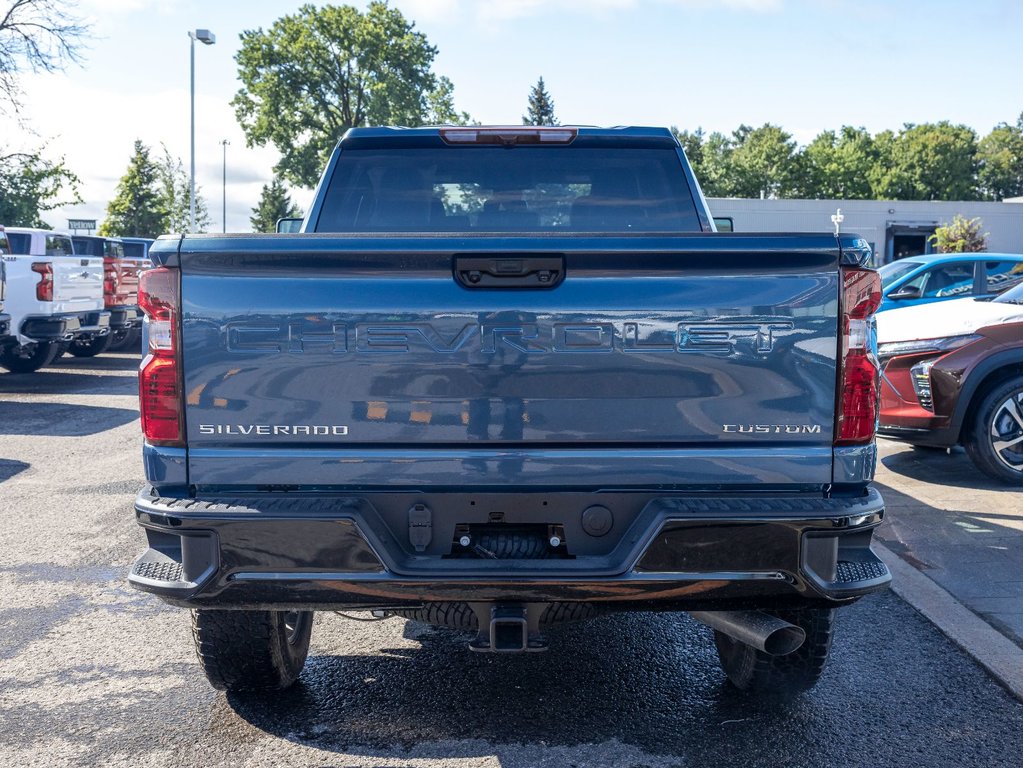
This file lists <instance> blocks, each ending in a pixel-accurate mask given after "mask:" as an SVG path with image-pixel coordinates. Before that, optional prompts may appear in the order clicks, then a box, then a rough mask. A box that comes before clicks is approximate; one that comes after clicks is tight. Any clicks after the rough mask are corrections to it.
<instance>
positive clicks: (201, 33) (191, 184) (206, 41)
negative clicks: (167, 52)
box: [188, 29, 217, 232]
mask: <svg viewBox="0 0 1023 768" xmlns="http://www.w3.org/2000/svg"><path fill="white" fill-rule="evenodd" d="M196 40H198V41H199V42H200V43H202V44H203V45H213V44H214V43H215V42H217V36H216V35H214V34H213V33H212V32H210V31H209V30H208V29H197V30H195V32H192V31H191V30H189V32H188V41H189V42H188V48H189V53H188V59H189V61H188V64H189V67H188V71H189V89H188V90H189V94H190V96H191V102H192V109H191V114H192V120H191V122H192V130H191V134H192V163H191V166H192V167H191V173H190V174H189V176H188V191H189V195H188V231H189V232H195V41H196Z"/></svg>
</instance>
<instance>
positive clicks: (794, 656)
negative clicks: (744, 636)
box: [714, 608, 835, 698]
mask: <svg viewBox="0 0 1023 768" xmlns="http://www.w3.org/2000/svg"><path fill="white" fill-rule="evenodd" d="M771 613H772V615H774V616H777V617H778V618H781V619H784V620H785V621H787V622H790V623H791V624H795V625H796V626H797V627H800V628H801V629H802V630H803V631H804V632H805V633H806V640H805V641H804V642H803V644H802V645H801V646H799V648H797V649H796V650H795V651H793V652H792V653H789V654H786V655H784V656H771V655H770V654H767V653H765V652H763V651H761V650H758V649H756V648H753V647H752V646H749V645H746V644H745V643H740V642H739V641H738V640H733V639H732V638H730V637H728V635H725V634H722V633H721V632H718V631H717V630H715V631H714V644H715V645H716V646H717V650H718V659H719V660H720V661H721V668H722V669H723V670H724V671H725V674H726V675H728V680H729V681H730V682H731V683H732V685H734V686H735V687H736V688H738V689H739V690H741V691H750V692H753V693H761V694H769V695H773V696H779V697H782V698H789V697H792V696H796V695H798V694H800V693H803V692H804V691H808V690H810V689H811V688H813V687H814V685H816V684H817V681H818V680H820V677H821V673H822V672H823V671H824V665H825V663H827V660H828V652H829V651H830V650H831V637H832V634H833V632H834V625H835V609H834V608H803V609H799V610H791V611H771Z"/></svg>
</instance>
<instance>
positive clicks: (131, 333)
mask: <svg viewBox="0 0 1023 768" xmlns="http://www.w3.org/2000/svg"><path fill="white" fill-rule="evenodd" d="M110 335H111V336H113V341H111V342H110V350H109V351H110V352H138V345H139V338H140V337H141V336H142V332H141V331H140V330H139V329H138V328H126V329H124V330H122V331H114V332H113V333H111V334H110Z"/></svg>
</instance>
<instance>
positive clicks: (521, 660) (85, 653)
mask: <svg viewBox="0 0 1023 768" xmlns="http://www.w3.org/2000/svg"><path fill="white" fill-rule="evenodd" d="M136 362H137V360H136V359H133V358H131V357H130V356H127V355H120V356H118V355H104V356H102V357H100V358H96V359H93V360H78V359H68V358H64V359H63V360H62V361H60V362H59V363H57V364H56V365H55V366H53V367H51V368H48V369H45V370H44V371H43V372H41V373H38V374H35V375H28V376H11V375H9V374H3V373H0V519H2V520H3V521H4V523H5V524H4V525H3V526H2V527H0V595H2V598H0V765H12V766H13V765H18V766H20V765H38V766H58V765H89V766H93V765H103V766H107V765H113V766H119V765H125V766H127V765H131V766H139V765H144V766H164V765H166V766H175V768H179V767H182V766H235V765H239V766H277V765H315V766H359V767H360V768H364V767H369V766H415V767H417V768H419V767H422V768H426V767H427V766H431V767H432V766H444V767H445V768H448V767H450V768H455V767H457V768H470V767H476V766H486V767H487V768H490V767H492V766H503V767H504V768H510V767H515V768H533V767H534V766H559V767H560V766H701V768H702V767H705V766H813V767H814V768H818V767H821V766H861V765H862V766H946V765H947V766H956V767H957V768H961V767H965V766H984V767H985V768H987V767H989V766H1016V765H1019V763H1020V755H1021V754H1023V704H1020V703H1018V702H1017V701H1016V700H1015V699H1013V698H1012V697H1011V696H1009V695H1008V694H1007V693H1006V692H1005V691H1004V690H1003V689H1002V688H1001V687H1000V686H999V685H998V684H997V683H996V682H994V681H993V680H992V679H991V678H990V677H989V676H988V675H987V673H986V672H985V671H984V670H983V669H981V668H980V667H979V666H977V665H976V664H975V663H974V662H973V661H972V660H971V659H970V658H969V656H967V655H966V654H964V653H963V652H962V651H961V650H959V649H958V648H957V647H956V646H955V645H954V644H953V643H951V642H950V641H949V640H947V639H946V638H945V637H944V635H942V634H941V633H940V632H939V631H937V630H936V629H935V628H934V627H933V626H932V625H931V624H930V623H929V622H928V621H926V620H925V619H924V618H922V617H921V616H920V615H919V614H918V613H917V612H916V611H915V610H914V609H913V608H911V607H910V606H908V605H907V604H906V603H904V602H903V601H902V600H901V599H900V598H898V597H897V596H896V595H894V594H892V593H885V594H881V595H875V596H871V597H868V598H866V599H864V600H862V601H861V602H859V603H857V604H856V605H854V606H852V607H850V608H847V609H844V610H843V612H842V613H841V614H840V617H839V621H840V624H839V627H838V632H837V638H836V641H835V647H834V649H833V652H832V658H831V661H830V662H829V666H828V668H827V670H826V672H825V675H824V678H823V680H822V681H821V683H820V684H819V685H818V686H817V688H815V689H814V690H813V691H812V692H811V693H810V694H808V695H806V696H804V697H803V698H801V699H800V700H798V701H796V702H795V703H792V704H788V705H779V704H773V703H769V702H764V701H757V700H755V699H750V698H748V697H746V696H744V695H742V694H739V693H737V692H735V691H733V690H732V689H730V688H729V687H728V686H727V685H726V684H725V682H724V676H723V674H722V673H721V672H720V670H719V668H718V665H717V660H716V657H715V654H714V651H713V647H712V643H711V638H710V632H709V630H707V629H705V628H703V627H701V626H700V625H698V624H696V623H695V622H693V621H691V620H690V619H689V618H688V617H686V616H679V615H672V614H664V615H657V614H645V613H644V614H630V615H618V616H611V617H604V618H601V619H597V620H595V621H592V622H589V623H586V624H577V625H570V626H565V627H562V628H559V629H557V630H556V631H554V632H552V633H551V649H550V650H549V651H548V652H547V653H543V654H529V655H525V656H513V657H494V656H481V655H476V654H471V653H470V652H469V651H468V650H467V649H466V647H465V642H466V637H465V636H464V635H461V634H459V633H457V632H453V631H449V630H439V629H432V628H429V627H426V626H424V625H421V624H416V623H412V622H406V621H402V620H398V619H389V620H386V621H381V622H376V623H366V622H355V621H351V620H348V619H345V618H342V617H340V616H336V615H332V614H323V615H318V617H317V621H316V626H315V628H314V632H313V641H312V649H311V651H310V658H309V661H308V663H307V666H306V670H305V672H304V674H303V676H302V678H301V681H300V682H299V683H298V684H297V685H296V686H295V687H294V688H293V689H292V690H290V691H287V692H285V693H284V694H280V695H274V696H263V697H248V698H243V697H235V696H230V697H228V696H225V695H224V694H222V693H218V692H216V691H214V690H212V689H211V688H209V686H208V685H207V683H206V681H205V679H204V678H203V677H202V674H201V672H200V671H199V668H198V666H197V665H196V663H195V662H194V659H193V653H192V648H191V636H190V630H189V619H188V614H187V612H185V611H182V610H180V609H175V608H170V607H167V606H164V605H163V604H162V603H160V602H159V601H158V600H156V599H155V598H153V597H151V596H149V595H145V594H142V593H138V592H135V591H134V590H132V589H131V588H129V587H128V586H127V584H126V582H125V575H126V573H127V569H128V566H129V564H130V562H131V560H132V558H133V557H134V556H135V555H136V554H137V553H138V552H139V551H141V549H142V542H143V537H142V535H141V533H140V531H138V529H137V528H136V526H135V523H134V521H133V516H132V512H131V500H132V497H133V495H134V493H135V491H136V490H137V488H138V486H139V485H140V484H141V482H142V475H141V462H140V458H139V449H140V445H141V439H140V437H139V432H138V425H137V422H136V419H137V412H136V402H135V394H134V393H135V386H136V379H135V365H136ZM894 452H895V453H899V452H901V449H900V450H899V451H894ZM882 453H883V455H885V456H886V457H887V456H888V455H889V454H886V453H885V452H884V451H882ZM946 458H947V457H946ZM953 458H954V457H953ZM938 471H939V474H940V468H939V470H938ZM896 474H898V473H896ZM885 482H886V483H888V482H891V483H894V484H896V485H897V484H898V483H899V482H901V481H899V480H898V478H897V477H896V478H894V479H889V480H886V481H885ZM921 482H924V481H921ZM971 492H976V493H985V492H989V493H994V494H997V493H1000V490H997V489H984V488H981V489H979V490H978V489H971ZM912 493H913V498H919V493H918V491H915V490H914V491H912ZM901 495H903V496H904V495H905V494H901ZM907 498H909V497H907ZM893 499H894V503H893V504H892V508H891V515H892V519H893V520H896V519H898V515H899V510H900V509H901V507H902V506H906V507H907V508H908V507H909V506H910V505H909V503H908V502H905V501H904V500H903V499H901V498H898V496H896V495H895V494H893ZM907 530H908V529H907Z"/></svg>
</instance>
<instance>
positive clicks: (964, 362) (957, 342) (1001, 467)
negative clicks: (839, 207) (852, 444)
mask: <svg viewBox="0 0 1023 768" xmlns="http://www.w3.org/2000/svg"><path fill="white" fill-rule="evenodd" d="M961 301H963V302H972V301H974V300H972V299H962V300H961ZM977 301H983V300H977ZM959 303H960V302H954V304H959ZM990 304H991V305H992V306H991V307H990V309H991V310H992V312H990V313H988V314H989V315H992V316H993V315H994V314H995V313H997V311H998V309H999V307H997V306H996V305H1001V304H1006V305H1023V285H1020V286H1017V287H1016V288H1013V289H1012V290H1010V291H1007V292H1006V293H1004V294H1002V295H1001V296H999V297H998V298H996V299H994V300H992V301H991V302H990ZM942 306H944V307H945V308H946V311H947V312H954V311H955V307H953V303H950V302H946V303H945V304H944V305H942ZM928 309H929V307H921V308H919V309H907V310H896V311H904V312H907V313H908V312H915V313H917V314H920V313H922V312H924V311H925V310H928ZM967 309H968V308H967ZM1019 309H1020V312H1019V313H1018V316H1017V317H1012V314H1013V312H1012V310H1013V307H1011V306H1006V307H1004V310H1006V311H1007V313H1006V318H1007V319H1006V320H1003V321H1000V322H994V321H990V320H989V322H990V323H991V324H988V325H984V326H982V327H980V328H975V329H974V328H971V327H969V326H968V325H963V327H962V328H960V332H957V333H955V334H954V335H943V336H941V337H936V338H926V339H913V340H908V341H894V340H893V341H883V343H881V344H880V345H879V347H878V356H879V357H880V360H881V366H882V374H881V417H880V419H881V424H880V428H879V430H878V432H879V433H880V434H882V435H884V436H886V437H890V438H894V439H896V440H902V441H904V442H908V443H912V444H913V445H920V446H932V447H939V448H950V447H952V446H955V445H963V446H965V448H966V451H967V453H968V454H969V456H970V458H971V459H972V460H973V462H974V464H976V465H977V467H978V469H980V470H981V471H982V472H984V473H985V474H987V475H989V476H990V477H993V478H996V479H998V480H1002V481H1004V482H1008V483H1013V484H1020V485H1023V307H1019ZM957 314H958V315H959V317H960V319H962V317H963V316H964V315H966V314H967V313H966V312H965V311H963V308H960V311H959V312H958V313H957ZM906 317H907V318H909V317H911V316H910V315H906ZM919 321H920V324H921V327H922V328H923V329H925V330H924V332H923V333H921V334H920V335H926V333H927V329H929V328H935V327H936V326H935V325H934V323H933V318H929V317H923V316H920V318H919ZM878 322H879V324H880V323H881V320H880V318H879V320H878ZM883 339H884V337H883V336H882V340H883Z"/></svg>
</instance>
